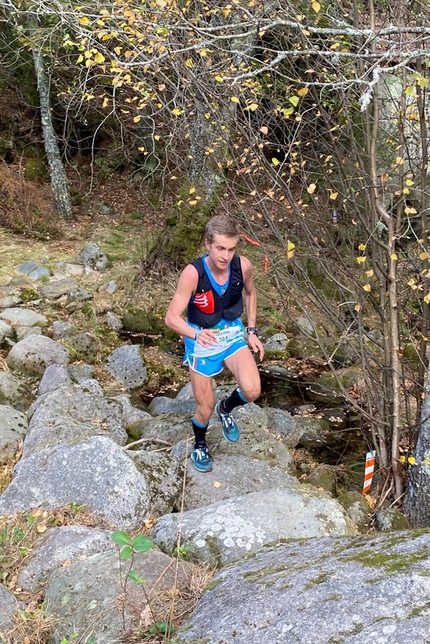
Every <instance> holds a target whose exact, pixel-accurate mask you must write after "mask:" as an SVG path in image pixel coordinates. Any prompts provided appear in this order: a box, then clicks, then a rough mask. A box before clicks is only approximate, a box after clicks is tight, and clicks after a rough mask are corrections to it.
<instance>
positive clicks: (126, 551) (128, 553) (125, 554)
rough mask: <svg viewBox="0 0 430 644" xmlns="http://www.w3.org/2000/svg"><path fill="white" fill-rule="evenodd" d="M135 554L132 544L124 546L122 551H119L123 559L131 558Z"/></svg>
mask: <svg viewBox="0 0 430 644" xmlns="http://www.w3.org/2000/svg"><path fill="white" fill-rule="evenodd" d="M133 554H134V551H133V548H132V547H131V546H124V548H122V550H121V552H120V553H119V556H120V557H121V559H131V558H132V556H133Z"/></svg>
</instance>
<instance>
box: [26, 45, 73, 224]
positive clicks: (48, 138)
mask: <svg viewBox="0 0 430 644" xmlns="http://www.w3.org/2000/svg"><path fill="white" fill-rule="evenodd" d="M33 62H34V69H35V71H36V78H37V90H38V92H39V100H40V117H41V121H42V132H43V140H44V144H45V152H46V158H47V159H48V165H49V175H50V177H51V186H52V193H53V196H54V202H55V207H56V209H57V211H58V212H59V213H60V215H61V216H62V217H63V218H64V219H66V220H70V219H73V210H72V200H71V198H70V192H69V186H68V182H67V176H66V172H65V170H64V165H63V162H62V160H61V154H60V150H59V148H58V142H57V136H56V134H55V131H54V127H53V124H52V118H51V105H50V100H49V83H48V79H47V76H46V72H45V67H44V64H43V56H42V52H41V51H40V49H39V48H38V47H33Z"/></svg>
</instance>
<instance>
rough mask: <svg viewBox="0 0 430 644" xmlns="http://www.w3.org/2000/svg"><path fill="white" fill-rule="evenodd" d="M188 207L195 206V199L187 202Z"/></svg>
mask: <svg viewBox="0 0 430 644" xmlns="http://www.w3.org/2000/svg"><path fill="white" fill-rule="evenodd" d="M188 203H189V204H190V206H195V205H196V203H197V199H192V200H191V201H189V202H188Z"/></svg>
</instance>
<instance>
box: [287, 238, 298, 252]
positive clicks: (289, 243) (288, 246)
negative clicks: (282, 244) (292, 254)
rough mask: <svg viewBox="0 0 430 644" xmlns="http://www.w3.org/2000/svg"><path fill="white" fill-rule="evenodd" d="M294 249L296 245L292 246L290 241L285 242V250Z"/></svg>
mask: <svg viewBox="0 0 430 644" xmlns="http://www.w3.org/2000/svg"><path fill="white" fill-rule="evenodd" d="M295 247H296V245H295V244H293V242H292V241H290V240H288V241H287V250H294V249H295Z"/></svg>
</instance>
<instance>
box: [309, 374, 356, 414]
mask: <svg viewBox="0 0 430 644" xmlns="http://www.w3.org/2000/svg"><path fill="white" fill-rule="evenodd" d="M360 378H361V370H360V369H359V368H358V367H349V368H347V369H342V370H339V371H338V372H337V373H336V375H334V374H333V373H331V372H330V373H322V374H320V375H319V376H318V378H317V380H316V381H315V382H314V383H313V384H312V385H311V386H310V388H309V398H310V399H311V400H315V401H317V402H324V403H326V404H334V405H336V404H338V403H339V402H342V401H343V400H344V395H343V393H342V389H341V387H343V388H344V389H346V390H349V389H351V388H352V387H353V386H354V385H355V384H357V383H358V381H359V380H360Z"/></svg>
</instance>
